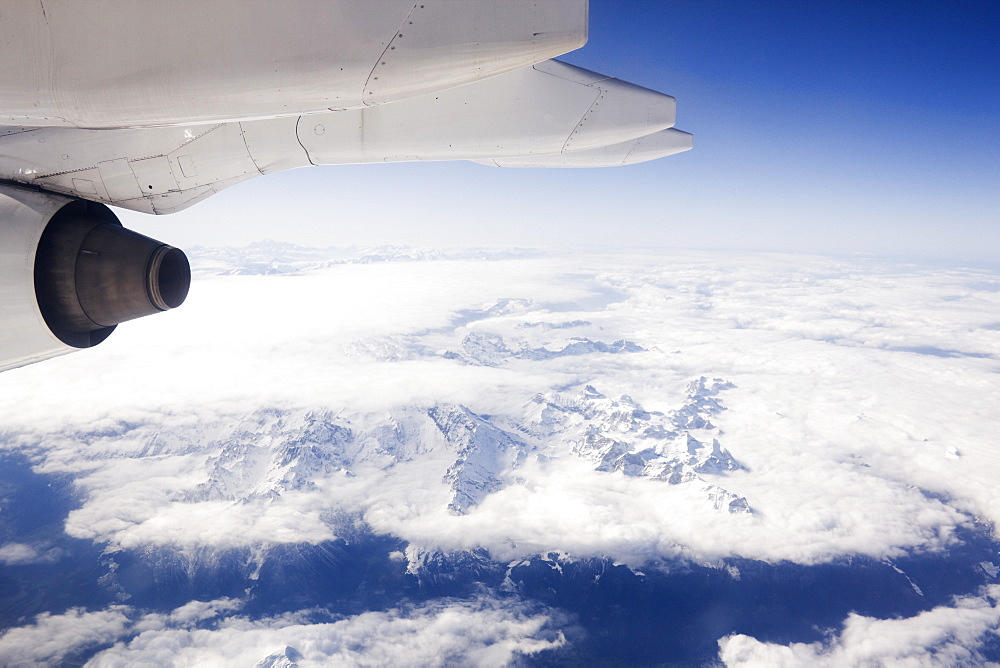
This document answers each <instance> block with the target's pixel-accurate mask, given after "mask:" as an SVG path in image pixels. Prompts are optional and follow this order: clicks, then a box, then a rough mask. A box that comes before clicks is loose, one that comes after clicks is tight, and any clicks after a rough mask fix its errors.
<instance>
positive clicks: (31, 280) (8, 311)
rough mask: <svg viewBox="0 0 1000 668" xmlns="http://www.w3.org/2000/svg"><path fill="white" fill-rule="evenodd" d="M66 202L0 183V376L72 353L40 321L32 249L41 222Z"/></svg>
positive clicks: (69, 348)
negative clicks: (4, 372) (25, 366)
mask: <svg viewBox="0 0 1000 668" xmlns="http://www.w3.org/2000/svg"><path fill="white" fill-rule="evenodd" d="M70 201H72V200H70V199H68V198H66V197H60V196H59V195H53V194H50V193H43V192H37V191H32V190H27V189H25V188H18V187H16V186H8V185H4V184H0V226H2V227H0V371H4V370H6V369H13V368H14V367H19V366H24V365H25V364H31V363H32V362H39V361H41V360H45V359H49V358H51V357H56V356H57V355H64V354H66V353H68V352H72V351H73V350H76V349H75V348H72V347H70V346H67V345H66V344H64V343H63V342H62V341H60V340H59V339H58V338H56V336H55V335H54V334H53V333H52V332H51V331H50V330H49V328H48V326H47V325H46V324H45V320H43V319H42V314H41V311H39V310H38V303H37V301H36V299H35V276H34V271H35V250H36V248H37V246H38V239H39V237H41V235H42V231H43V230H44V229H45V225H46V223H48V221H49V220H50V219H51V218H52V216H53V215H55V213H56V212H57V211H58V210H59V209H61V208H62V207H64V206H65V205H66V204H68V203H69V202H70Z"/></svg>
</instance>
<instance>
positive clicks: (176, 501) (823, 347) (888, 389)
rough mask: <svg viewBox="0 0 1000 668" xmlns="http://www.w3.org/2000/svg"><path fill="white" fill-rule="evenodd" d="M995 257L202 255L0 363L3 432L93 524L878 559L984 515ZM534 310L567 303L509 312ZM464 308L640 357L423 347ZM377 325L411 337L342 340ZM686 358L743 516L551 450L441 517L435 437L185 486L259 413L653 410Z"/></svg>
mask: <svg viewBox="0 0 1000 668" xmlns="http://www.w3.org/2000/svg"><path fill="white" fill-rule="evenodd" d="M994 279H995V277H994V276H993V274H990V273H989V272H985V271H978V270H958V269H956V270H948V271H943V270H929V269H922V268H919V267H912V266H893V265H885V264H879V263H877V262H873V261H866V260H831V259H824V258H816V257H807V256H782V255H753V256H733V255H727V254H723V253H689V254H672V255H666V256H656V255H637V256H626V255H615V256H611V255H607V256H575V257H547V258H534V259H523V260H509V261H506V260H505V261H494V262H471V261H450V262H447V261H441V262H438V261H430V262H407V263H382V264H371V265H350V266H339V267H334V268H332V269H326V270H322V271H316V272H311V273H306V274H303V275H298V276H286V277H280V276H279V277H266V276H264V277H261V276H242V277H230V278H213V279H210V280H204V281H201V282H199V284H196V285H195V289H194V291H193V292H192V297H191V303H190V304H186V305H185V306H184V308H182V309H179V310H178V311H176V312H173V313H169V314H165V315H162V316H157V317H154V318H150V319H148V320H142V321H138V322H135V323H128V324H126V325H123V326H122V328H121V331H120V332H116V334H115V336H114V337H112V338H111V339H110V340H109V341H108V342H107V343H106V344H103V345H102V346H100V347H98V348H97V349H95V350H93V351H85V352H83V353H80V354H78V355H74V356H70V357H67V358H63V359H59V360H53V361H51V362H48V363H45V364H42V365H37V366H34V367H28V368H25V369H19V370H16V371H12V372H6V373H4V374H2V375H0V423H2V424H4V425H5V430H6V431H5V436H4V439H2V440H3V442H4V443H5V444H6V446H7V447H21V448H28V449H29V450H30V451H32V452H33V453H34V454H35V455H36V458H37V459H38V461H39V462H40V464H39V466H38V470H39V471H40V472H62V473H67V474H69V475H72V476H73V477H74V479H75V480H76V485H77V489H78V490H79V492H80V495H81V507H80V508H78V509H76V510H74V511H73V512H72V513H71V514H70V516H69V518H68V520H67V531H68V532H69V533H71V534H72V535H74V536H77V537H83V538H90V539H93V540H97V541H107V542H110V543H111V544H112V545H113V546H123V547H137V546H141V545H177V546H185V547H191V546H196V545H209V546H215V547H233V546H238V545H245V544H257V543H261V542H265V543H266V542H271V543H274V542H307V543H314V542H319V541H322V540H327V539H329V538H331V537H332V536H334V535H336V533H337V526H336V524H335V523H334V522H333V521H332V520H331V519H330V518H331V517H344V516H360V517H363V518H364V519H365V520H367V521H368V522H369V523H370V524H371V525H372V526H373V527H374V528H375V529H376V530H379V531H384V532H389V533H393V534H395V535H397V536H400V537H402V538H404V539H406V540H411V541H413V542H414V543H417V544H419V545H422V546H425V547H428V548H434V547H440V548H444V549H456V548H470V547H478V546H483V547H487V548H489V549H490V550H491V551H493V552H494V554H496V555H498V556H514V554H515V553H524V554H526V553H530V552H531V551H541V550H549V549H561V550H564V551H565V552H568V553H570V554H576V555H578V556H588V555H607V556H611V557H613V558H615V559H618V560H621V561H625V562H627V563H638V562H642V561H643V560H646V559H650V558H656V557H659V556H671V555H686V556H691V557H693V558H700V559H707V560H712V559H716V558H718V557H721V556H732V555H739V556H744V557H754V558H760V559H767V560H780V559H789V560H792V561H796V562H800V563H816V562H821V561H826V560H830V559H835V558H837V557H839V556H843V555H851V554H859V553H860V554H868V555H872V556H876V557H886V556H889V557H891V556H896V555H899V554H900V553H903V552H906V551H910V550H913V549H928V548H937V547H941V546H943V545H947V544H948V542H949V541H950V540H952V537H953V533H954V531H955V528H956V527H958V526H960V525H961V524H962V523H963V522H966V521H968V518H969V517H971V516H978V517H981V518H984V519H986V520H989V521H993V522H997V521H1000V489H998V488H997V486H996V484H995V480H996V479H997V477H998V476H1000V457H998V456H997V455H996V452H995V451H996V447H995V434H997V433H1000V418H998V417H997V414H996V411H995V406H996V405H998V404H1000V387H998V384H997V383H996V382H995V377H996V372H997V371H998V370H1000V361H998V360H1000V337H998V333H997V330H996V329H995V328H994V329H990V328H989V326H990V325H991V323H995V322H996V313H997V312H998V311H1000V292H997V291H995V290H984V289H978V288H976V287H974V286H975V284H976V283H977V282H978V283H983V282H988V281H991V280H994ZM970 286H972V287H970ZM505 297H514V298H518V297H523V298H525V299H530V300H531V301H530V302H527V301H526V302H524V303H525V304H527V306H525V309H526V310H525V311H524V312H522V313H514V314H506V315H504V314H501V315H497V316H494V317H491V318H489V319H481V320H474V319H471V318H470V317H468V313H467V312H468V311H470V310H475V309H481V308H483V307H484V306H487V305H489V304H492V303H494V302H495V301H496V300H497V299H500V298H505ZM463 313H465V316H463V317H464V320H462V319H461V318H459V314H463ZM543 321H544V322H550V323H560V322H578V321H579V322H578V324H575V325H573V327H572V328H571V329H559V328H555V329H551V328H543V327H533V328H523V327H522V328H518V325H521V324H524V323H525V322H543ZM580 323H582V324H580ZM472 331H478V332H486V333H496V334H498V335H501V336H504V337H519V338H521V339H524V340H525V341H527V344H526V345H530V346H531V347H538V346H549V347H550V349H556V348H559V347H561V346H563V345H565V342H566V341H567V339H568V337H570V336H584V337H588V338H591V339H592V340H601V341H614V340H618V339H623V338H624V339H628V340H631V341H635V342H636V343H638V344H639V345H641V346H643V347H644V348H646V349H647V352H643V353H633V354H629V355H601V354H593V355H581V356H574V357H571V358H557V359H552V360H544V361H532V360H519V359H511V360H507V361H505V363H504V364H503V365H502V366H499V367H497V368H488V367H474V366H468V365H464V364H462V363H461V362H459V361H456V360H449V359H444V358H443V357H441V356H440V354H439V353H441V352H442V351H444V350H449V349H457V346H458V345H459V343H460V342H461V340H462V339H463V338H464V337H465V336H466V335H467V334H469V333H470V332H472ZM386 338H389V339H391V340H392V341H395V342H400V341H401V342H403V344H404V345H406V346H409V347H410V348H409V349H410V350H411V351H413V358H412V359H402V360H400V361H394V362H382V361H378V360H377V359H373V358H372V357H371V356H362V357H358V356H354V357H351V356H350V355H349V354H345V350H347V351H348V352H349V351H350V350H351V349H352V347H351V345H352V344H353V343H356V342H358V341H368V340H385V339H386ZM949 351H950V352H949ZM949 355H951V356H949ZM963 355H964V356H963ZM700 375H708V376H710V377H721V378H724V379H726V380H729V381H732V382H733V383H734V384H735V386H736V387H735V389H732V390H727V392H726V394H725V396H724V397H722V400H723V403H724V404H725V405H726V407H727V409H728V410H726V411H725V412H723V413H721V414H719V415H718V416H717V417H716V418H714V420H715V422H717V424H718V426H719V427H720V428H721V429H722V430H723V435H722V436H721V440H722V442H723V445H724V446H725V447H726V448H728V449H729V450H730V451H731V452H732V453H733V455H734V456H735V457H736V459H737V460H739V461H740V462H742V463H743V464H745V465H746V466H747V467H748V469H749V471H746V472H735V473H732V474H730V475H729V476H727V477H725V478H723V479H721V480H723V481H724V484H723V486H724V487H725V488H726V489H729V490H731V491H733V492H735V493H737V494H739V495H741V496H746V497H747V499H748V500H749V502H750V505H751V507H752V508H753V509H754V510H755V514H754V515H752V516H736V515H728V514H724V513H717V512H714V511H709V510H707V509H706V508H704V507H703V505H701V504H700V499H699V498H698V496H697V494H696V491H697V490H692V489H689V488H686V487H683V486H670V485H665V484H661V483H658V482H656V481H647V480H637V479H630V478H625V477H623V476H621V475H619V474H604V473H595V472H593V471H588V470H586V469H585V467H584V466H583V465H582V464H580V463H579V462H576V461H574V460H572V459H565V460H558V461H551V462H549V463H539V464H529V465H526V466H525V467H524V468H523V469H521V470H519V471H518V472H517V476H518V477H520V478H521V479H522V481H523V484H522V483H518V484H509V485H508V486H507V487H506V488H505V489H504V490H502V491H500V492H497V493H494V494H493V495H491V496H490V497H488V498H487V499H486V500H485V501H484V502H483V503H481V504H480V505H479V506H478V507H477V508H476V509H474V510H473V511H471V512H470V513H469V514H468V515H466V516H460V517H459V516H454V515H451V514H449V513H448V512H447V503H448V489H447V486H446V485H445V484H444V483H442V482H441V478H442V476H443V475H444V472H445V470H446V469H447V467H448V462H447V461H446V460H445V459H444V458H443V455H441V454H440V453H438V455H434V456H425V455H422V456H421V458H416V459H414V460H413V461H412V462H409V463H405V464H401V465H399V466H397V467H394V468H392V469H391V470H389V471H387V472H383V471H380V470H378V469H377V468H376V467H373V468H371V469H366V470H365V471H358V472H355V473H358V477H356V478H349V477H344V476H343V475H342V474H337V475H338V476H339V477H336V476H334V477H330V478H329V479H327V480H321V481H318V483H319V486H318V488H317V489H316V490H312V491H309V490H303V491H298V492H289V493H286V494H282V496H281V498H280V500H272V501H266V502H265V501H252V502H248V503H227V502H223V501H215V500H213V501H191V500H190V499H189V498H187V497H185V494H186V493H188V492H190V491H191V490H192V489H195V488H197V486H198V485H199V484H200V483H201V482H203V481H204V480H205V479H206V476H207V475H208V465H207V462H208V460H209V458H211V457H212V456H214V455H215V454H217V453H216V451H215V450H213V448H217V447H218V444H217V439H219V438H222V437H224V436H225V435H226V434H227V433H229V431H230V430H231V428H232V424H233V422H234V420H238V419H239V418H240V417H241V416H244V415H246V414H248V413H251V412H252V411H254V410H257V409H260V408H279V409H288V410H305V409H307V408H316V407H319V408H325V409H328V410H330V411H332V412H333V413H339V414H340V415H342V416H344V417H345V418H350V419H353V420H367V419H369V418H370V416H377V415H384V412H389V413H393V414H398V412H399V411H400V410H401V409H404V408H407V407H428V406H432V405H434V404H437V403H443V404H453V403H457V404H464V405H466V406H468V407H469V408H470V409H472V410H473V411H476V412H479V413H488V414H491V415H497V416H501V417H502V416H508V417H511V416H516V415H517V414H518V413H519V411H520V410H521V406H522V405H523V403H524V402H525V401H527V400H528V399H529V398H530V397H531V396H533V395H534V394H535V393H536V392H545V391H550V390H553V389H561V388H566V387H569V388H573V387H578V386H579V385H580V384H583V383H592V384H594V385H596V386H597V387H598V388H599V389H600V390H601V391H602V392H604V393H605V394H608V395H612V396H614V395H617V394H621V393H627V394H630V395H632V396H633V397H635V398H636V400H638V401H639V402H640V403H641V404H643V405H644V406H645V407H646V408H647V409H650V410H670V409H672V408H676V406H677V404H678V403H679V402H680V401H681V400H682V399H683V396H682V392H683V387H684V385H685V383H686V382H687V381H688V380H689V379H691V378H693V377H698V376H700ZM67 378H72V379H73V381H74V382H73V383H67V382H66V379H67ZM366 416H368V417H366ZM371 419H374V418H371ZM81 432H86V435H85V437H81V435H80V433H81ZM953 451H957V452H958V453H959V455H958V456H957V457H956V456H955V455H954V454H952V455H949V453H950V452H953ZM362 473H363V475H362ZM553 517H557V518H558V521H553V519H552V518H553ZM706 527H709V528H710V530H706ZM513 546H516V547H513ZM517 556H521V554H518V555H517Z"/></svg>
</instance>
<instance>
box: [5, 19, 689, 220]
mask: <svg viewBox="0 0 1000 668" xmlns="http://www.w3.org/2000/svg"><path fill="white" fill-rule="evenodd" d="M50 4H51V5H52V6H51V7H49V5H50ZM105 4H106V5H108V7H105V9H108V8H112V9H114V10H115V11H114V12H110V11H105V12H103V15H104V17H105V19H106V20H104V21H102V22H99V23H92V24H88V25H87V27H88V30H87V31H81V30H79V28H80V26H81V22H86V19H87V18H88V14H87V10H86V5H85V3H70V2H54V3H46V7H47V8H48V11H47V12H45V11H41V10H39V9H38V8H37V7H36V6H35V5H31V4H30V3H24V4H23V5H13V6H12V10H13V11H11V12H9V14H10V16H8V15H7V14H5V18H4V21H0V57H3V59H4V62H5V67H4V68H3V70H2V71H0V94H3V96H4V97H3V99H4V106H5V107H6V108H5V109H4V110H2V111H0V114H2V115H0V181H8V182H14V183H19V184H24V185H29V186H33V187H37V188H40V189H42V190H46V191H51V192H54V193H61V194H65V195H70V196H75V197H79V198H82V199H85V200H90V201H95V202H102V203H105V204H113V205H116V206H120V207H123V208H127V209H133V210H136V211H143V212H146V213H154V214H163V213H171V212H174V211H179V210H181V209H184V208H186V207H188V206H191V205H192V204H194V203H195V202H198V201H200V200H202V199H204V198H206V197H208V196H210V195H212V194H213V193H216V192H219V191H220V190H222V189H224V188H227V187H229V186H231V185H234V184H236V183H239V182H241V181H244V180H246V179H249V178H252V177H254V176H259V175H261V174H268V173H271V172H276V171H279V170H283V169H291V168H296V167H305V166H309V165H334V164H351V163H372V162H404V161H425V160H426V161H431V160H471V161H475V162H479V163H483V164H487V165H493V166H501V167H605V166H620V165H629V164H634V163H637V162H643V161H646V160H653V159H656V158H660V157H663V156H667V155H671V154H673V153H678V152H680V151H685V150H687V149H689V148H691V142H692V138H691V135H689V134H686V133H683V132H680V131H678V130H673V129H672V127H673V125H674V117H675V101H674V99H673V98H672V97H670V96H667V95H663V94H661V93H657V92H654V91H651V90H648V89H645V88H641V87H639V86H635V85H633V84H629V83H627V82H624V81H620V80H618V79H613V78H610V77H606V76H603V75H600V74H596V73H594V72H590V71H587V70H583V69H580V68H577V67H573V66H571V65H567V64H565V63H561V62H558V61H555V60H548V58H550V57H551V56H553V55H558V54H560V53H564V52H565V51H568V50H571V49H574V48H577V47H579V46H581V45H582V44H583V42H584V41H586V20H587V2H586V0H504V2H503V3H498V2H496V1H495V0H463V2H462V3H461V5H460V6H461V11H458V10H456V7H457V6H458V5H456V3H455V2H452V1H447V2H445V1H443V0H424V1H423V2H417V3H414V2H412V0H378V1H377V2H375V1H373V2H371V3H357V2H354V1H352V0H325V2H323V3H315V2H309V1H308V0H289V1H288V2H285V3H272V2H255V3H252V4H253V6H254V8H255V11H256V12H257V14H258V15H257V16H256V17H255V18H253V19H250V18H247V16H248V15H249V14H252V13H253V12H249V11H248V10H247V6H248V5H247V3H246V1H245V0H243V1H242V2H239V3H236V4H237V5H239V7H238V8H239V9H240V10H243V11H240V12H238V14H239V16H240V17H243V18H238V19H236V23H237V24H238V25H230V24H231V23H232V21H231V19H230V17H229V16H228V15H227V14H226V8H227V7H229V5H230V4H231V2H229V0H215V1H214V2H212V3H204V2H197V3H195V1H194V0H176V1H173V0H172V2H170V3H134V2H132V1H131V0H105ZM112 5H113V7H111V6H112ZM186 5H191V6H190V7H189V8H188V9H190V10H191V13H190V14H187V13H185V11H182V10H183V9H184V6H186ZM5 7H6V6H5ZM276 7H280V9H275V8H276ZM229 8H230V9H233V7H229ZM293 9H294V10H295V11H292V10H293ZM258 10H259V11H258ZM5 11H7V10H6V9H5ZM154 15H155V16H154ZM191 16H198V17H200V18H199V20H193V19H191ZM221 25H225V26H227V28H228V31H227V32H225V34H223V35H220V34H218V33H219V30H218V26H221ZM151 26H152V27H151ZM74 30H75V32H74ZM102 31H103V32H104V33H107V39H105V40H104V41H102V39H101V36H102V34H103V33H102ZM233 31H235V33H234V34H238V35H239V36H241V39H239V40H235V41H233ZM171 35H182V38H179V39H174V38H173V37H171ZM320 36H323V37H324V39H322V40H321V38H320ZM66 40H73V41H72V43H71V45H70V46H71V47H72V48H61V46H63V45H64V44H63V43H64V41H66ZM254 40H256V43H257V46H256V47H254V46H252V45H251V46H248V45H247V42H248V41H250V42H252V41H254ZM316 40H321V42H322V43H320V44H317V42H316ZM12 45H20V48H18V49H14V48H13V47H12ZM147 61H148V62H147ZM143 63H146V66H143ZM272 65H273V67H272ZM292 65H296V66H294V67H293V66H292Z"/></svg>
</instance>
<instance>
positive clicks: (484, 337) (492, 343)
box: [444, 332, 646, 366]
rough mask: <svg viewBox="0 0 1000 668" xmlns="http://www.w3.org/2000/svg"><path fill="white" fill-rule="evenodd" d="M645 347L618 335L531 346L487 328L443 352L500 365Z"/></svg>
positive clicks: (471, 361) (475, 362)
mask: <svg viewBox="0 0 1000 668" xmlns="http://www.w3.org/2000/svg"><path fill="white" fill-rule="evenodd" d="M645 350H646V349H645V348H643V347H642V346H640V345H638V344H636V343H634V342H632V341H628V340H626V339H619V340H618V341H615V342H614V343H605V342H603V341H591V340H590V339H588V338H586V337H573V338H571V339H569V342H568V343H566V345H565V346H563V347H562V348H560V349H558V350H549V349H548V348H545V347H544V346H543V347H538V348H531V347H530V346H529V345H528V344H527V343H526V342H524V341H516V342H513V343H508V342H507V341H506V340H504V338H503V337H502V336H500V335H499V334H490V333H487V332H472V333H471V334H468V335H466V337H465V338H464V339H462V344H461V350H460V351H458V352H456V351H451V350H449V351H448V352H446V353H445V354H444V356H445V357H447V358H448V359H455V360H460V361H462V362H465V363H466V364H473V365H477V366H499V365H500V364H503V363H504V362H505V361H506V360H508V359H526V360H548V359H554V358H556V357H569V356H573V355H589V354H593V353H608V354H620V353H641V352H644V351H645Z"/></svg>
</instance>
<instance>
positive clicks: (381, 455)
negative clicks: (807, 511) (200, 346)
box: [185, 377, 750, 514]
mask: <svg viewBox="0 0 1000 668" xmlns="http://www.w3.org/2000/svg"><path fill="white" fill-rule="evenodd" d="M729 387H731V384H729V383H726V382H725V381H722V380H720V379H714V380H712V381H709V380H708V379H707V378H705V377H702V378H699V379H697V380H695V381H692V383H691V384H690V386H689V388H688V392H687V398H686V399H685V401H684V402H683V404H682V405H681V406H680V407H679V408H678V409H677V410H675V411H673V412H671V413H670V414H664V413H659V412H650V411H647V410H645V409H643V408H642V406H640V405H639V404H637V403H636V402H635V401H634V400H633V399H631V398H630V397H628V396H626V395H622V396H620V397H618V398H617V399H612V398H609V397H607V396H605V395H603V394H601V393H600V392H598V391H597V390H596V389H595V388H594V387H592V386H590V385H588V386H586V387H584V388H583V389H582V390H581V391H580V392H579V393H578V394H577V395H575V396H571V397H566V396H563V395H560V394H551V393H549V394H538V395H536V396H535V397H533V398H532V399H530V400H528V401H527V402H526V403H525V404H524V407H523V412H522V413H520V414H516V415H507V416H486V415H480V414H477V413H475V412H473V411H472V410H471V409H470V408H469V407H466V406H462V405H447V404H439V405H435V406H430V407H407V408H400V409H399V410H398V411H395V412H391V413H379V414H357V415H348V414H343V413H341V414H333V413H332V412H330V411H309V410H278V409H268V410H260V411H256V412H254V413H252V414H250V415H247V416H245V417H244V418H243V419H242V420H240V421H238V422H237V423H236V425H235V426H234V427H233V428H232V429H231V431H230V432H229V433H228V434H227V435H226V436H224V437H223V438H220V439H218V440H217V441H215V442H214V443H212V444H210V445H209V447H208V450H209V452H211V453H212V454H211V455H210V456H209V458H208V459H207V463H206V467H205V470H206V474H207V479H206V480H204V481H203V482H202V483H200V484H199V485H198V486H197V487H196V488H194V489H193V490H189V491H188V492H187V493H186V494H185V499H186V500H187V501H230V502H236V503H247V502H250V501H253V500H257V499H278V498H280V497H281V496H282V494H285V493H287V492H290V491H295V490H314V489H317V485H318V483H320V482H321V481H324V480H327V479H330V478H332V477H335V476H347V477H354V476H357V475H364V471H367V470H381V471H386V470H389V469H393V468H398V467H405V466H406V465H407V464H410V463H413V462H415V461H417V460H421V461H423V460H425V459H431V460H435V461H439V462H440V476H441V477H440V479H439V480H440V482H441V483H442V484H444V485H447V488H448V490H449V495H450V496H449V503H448V509H449V510H451V511H452V512H455V513H459V514H465V513H468V512H471V511H472V510H473V509H474V508H475V507H476V506H477V505H478V504H479V503H481V502H482V501H483V499H485V498H486V497H487V496H489V495H490V494H492V493H494V492H496V491H498V490H500V489H502V488H503V487H504V486H505V485H507V484H512V481H515V479H516V477H517V476H516V471H517V469H518V467H519V466H521V465H522V464H523V463H524V462H525V461H526V460H527V458H529V457H538V456H540V455H542V456H544V457H545V458H547V459H552V458H566V457H569V458H583V459H585V460H586V461H588V462H591V463H592V464H593V467H594V469H595V470H597V471H602V472H606V473H609V474H616V473H617V474H624V475H626V476H642V477H647V478H651V479H656V480H662V481H664V482H667V483H669V484H673V485H689V486H694V487H696V488H697V489H699V490H700V491H701V493H702V495H703V496H704V498H705V499H706V503H708V504H709V505H711V506H712V507H714V508H716V509H719V510H726V511H728V512H750V508H749V504H748V502H747V500H746V499H745V498H743V497H739V496H737V495H735V494H733V493H731V492H729V491H727V490H725V489H724V488H722V487H720V486H719V485H717V484H715V483H711V482H709V481H707V480H706V478H705V477H704V476H709V477H713V478H719V477H720V476H722V475H724V474H725V473H727V472H730V471H737V470H741V469H742V468H743V466H742V465H741V464H740V463H739V462H738V461H737V460H736V459H735V458H734V457H733V456H732V454H730V453H729V451H728V450H726V449H725V448H723V447H722V446H721V445H720V443H719V440H718V436H719V434H720V432H719V430H718V429H717V428H716V427H715V426H714V425H713V424H712V423H711V421H710V420H709V418H710V417H711V416H712V415H714V414H716V413H718V412H720V411H722V410H724V407H723V406H722V404H721V403H720V402H719V400H718V398H717V395H718V393H719V392H720V391H722V390H724V389H727V388H729ZM513 484H516V482H514V483H513Z"/></svg>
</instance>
